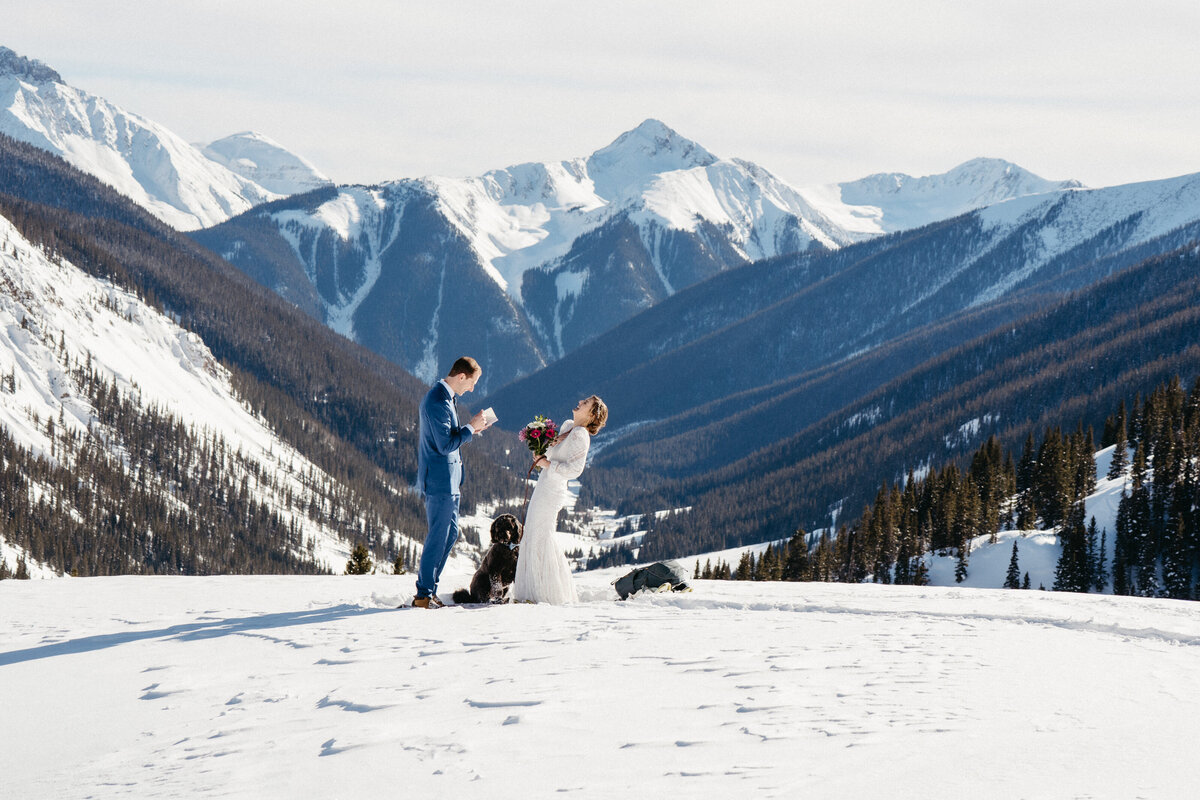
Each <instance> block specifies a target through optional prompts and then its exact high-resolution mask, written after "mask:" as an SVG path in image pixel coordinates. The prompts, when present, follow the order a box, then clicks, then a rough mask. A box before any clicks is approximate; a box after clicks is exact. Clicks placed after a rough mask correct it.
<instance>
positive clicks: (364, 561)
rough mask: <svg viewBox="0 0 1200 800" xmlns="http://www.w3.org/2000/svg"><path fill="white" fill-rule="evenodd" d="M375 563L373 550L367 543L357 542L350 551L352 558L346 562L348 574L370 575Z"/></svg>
mask: <svg viewBox="0 0 1200 800" xmlns="http://www.w3.org/2000/svg"><path fill="white" fill-rule="evenodd" d="M373 566H374V564H373V563H372V562H371V551H369V550H368V549H367V546H366V545H365V544H361V543H359V544H356V545H354V549H353V550H351V551H350V560H349V561H347V562H346V574H347V575H368V574H370V572H371V568H372V567H373Z"/></svg>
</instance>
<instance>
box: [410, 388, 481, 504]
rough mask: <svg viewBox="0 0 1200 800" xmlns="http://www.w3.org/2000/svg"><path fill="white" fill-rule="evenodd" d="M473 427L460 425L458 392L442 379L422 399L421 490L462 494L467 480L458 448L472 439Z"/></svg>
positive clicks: (419, 467)
mask: <svg viewBox="0 0 1200 800" xmlns="http://www.w3.org/2000/svg"><path fill="white" fill-rule="evenodd" d="M471 436H472V431H471V429H470V428H468V427H465V426H460V425H459V424H458V413H457V412H456V411H455V410H454V395H453V394H452V393H451V392H450V390H449V389H447V388H446V386H445V384H443V383H442V382H441V381H438V382H437V383H435V384H434V385H433V388H432V389H430V390H429V392H428V394H426V395H425V399H424V400H422V401H421V431H420V441H419V442H418V444H417V489H418V490H419V491H420V492H421V494H458V493H459V489H460V487H461V486H462V482H463V466H462V456H461V455H460V454H459V452H458V448H460V447H462V446H463V444H464V443H466V442H468V441H470V439H471Z"/></svg>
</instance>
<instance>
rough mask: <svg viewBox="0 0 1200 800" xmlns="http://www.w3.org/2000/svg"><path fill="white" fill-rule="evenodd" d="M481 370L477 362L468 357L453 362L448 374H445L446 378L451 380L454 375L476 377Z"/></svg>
mask: <svg viewBox="0 0 1200 800" xmlns="http://www.w3.org/2000/svg"><path fill="white" fill-rule="evenodd" d="M480 372H483V370H482V369H481V368H480V366H479V362H478V361H476V360H475V359H473V358H471V357H470V356H463V357H462V358H460V359H458V360H457V361H455V362H454V366H452V367H450V372H448V373H447V374H446V377H447V378H453V377H454V376H455V375H467V376H468V377H469V376H471V375H478V374H479V373H480Z"/></svg>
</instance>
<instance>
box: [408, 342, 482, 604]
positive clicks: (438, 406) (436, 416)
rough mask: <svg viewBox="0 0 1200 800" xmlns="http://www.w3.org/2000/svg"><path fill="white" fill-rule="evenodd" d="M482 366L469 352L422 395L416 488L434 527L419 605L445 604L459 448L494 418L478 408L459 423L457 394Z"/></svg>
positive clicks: (420, 577)
mask: <svg viewBox="0 0 1200 800" xmlns="http://www.w3.org/2000/svg"><path fill="white" fill-rule="evenodd" d="M481 375H483V369H482V368H480V366H479V363H478V362H477V361H475V359H473V358H471V357H470V356H463V357H462V358H460V359H458V360H457V361H455V362H454V366H452V367H451V368H450V374H448V375H447V376H446V377H445V378H442V379H441V380H440V381H438V382H437V383H435V384H434V385H433V388H432V389H430V390H429V393H428V394H426V395H425V399H424V400H422V401H421V431H420V440H419V441H418V443H417V489H418V490H420V492H421V494H422V496H424V498H425V517H426V519H427V520H428V522H429V533H427V534H426V536H425V549H424V550H422V551H421V565H420V567H419V568H418V569H417V596H416V597H414V598H413V602H412V604H413V605H414V606H415V607H417V608H440V607H441V606H443V605H445V604H444V603H443V602H442V601H441V599H440V598H439V597H438V596H437V585H438V579H439V578H440V577H441V575H442V569H443V568H444V567H445V566H446V559H447V558H449V557H450V550H451V549H452V548H453V547H454V543H455V542H456V541H458V498H459V490H460V489H461V487H462V482H463V468H462V456H461V455H460V454H459V452H458V449H459V448H460V447H462V446H463V445H464V444H466V443H467V442H469V441H470V440H471V437H472V436H474V435H475V434H477V433H479V432H481V431H483V430H485V429H486V428H487V427H488V425H489V423H488V422H487V420H485V419H484V417H483V414H482V413H479V414H476V415H475V416H474V417H472V418H471V421H470V422H468V423H467V424H466V425H459V423H458V409H457V407H456V404H455V398H457V397H458V396H459V395H463V394H466V393H467V392H469V391H471V390H473V389H474V388H475V384H476V383H478V382H479V377H480V376H481Z"/></svg>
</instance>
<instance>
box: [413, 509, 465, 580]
mask: <svg viewBox="0 0 1200 800" xmlns="http://www.w3.org/2000/svg"><path fill="white" fill-rule="evenodd" d="M425 518H426V520H428V522H429V533H427V534H426V535H425V549H424V550H422V551H421V564H420V566H419V567H418V568H417V597H429V596H430V595H432V594H436V593H437V585H438V580H439V579H440V578H441V577H442V570H443V569H444V568H445V566H446V560H447V559H448V558H450V551H451V550H452V549H453V548H454V543H455V542H457V541H458V495H456V494H427V495H425Z"/></svg>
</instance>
